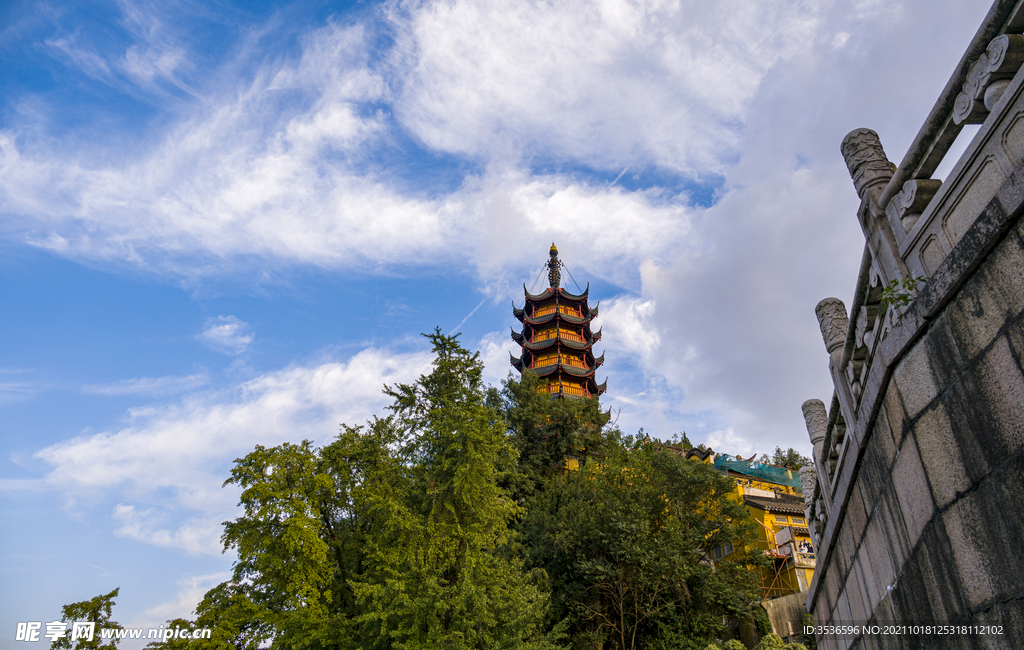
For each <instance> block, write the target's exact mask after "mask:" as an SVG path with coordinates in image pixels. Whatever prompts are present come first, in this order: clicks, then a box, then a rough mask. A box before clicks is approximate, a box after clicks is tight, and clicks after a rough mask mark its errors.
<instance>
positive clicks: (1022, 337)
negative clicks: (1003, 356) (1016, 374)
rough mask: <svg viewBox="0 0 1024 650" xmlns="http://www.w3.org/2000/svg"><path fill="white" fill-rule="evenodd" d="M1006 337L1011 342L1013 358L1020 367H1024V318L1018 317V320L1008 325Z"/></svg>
mask: <svg viewBox="0 0 1024 650" xmlns="http://www.w3.org/2000/svg"><path fill="white" fill-rule="evenodd" d="M1006 337H1007V338H1008V339H1009V341H1010V348H1011V349H1012V350H1013V356H1014V358H1015V359H1017V363H1018V364H1019V365H1022V366H1024V362H1022V361H1021V360H1022V359H1024V316H1018V317H1017V318H1016V320H1013V321H1011V322H1009V323H1007V326H1006Z"/></svg>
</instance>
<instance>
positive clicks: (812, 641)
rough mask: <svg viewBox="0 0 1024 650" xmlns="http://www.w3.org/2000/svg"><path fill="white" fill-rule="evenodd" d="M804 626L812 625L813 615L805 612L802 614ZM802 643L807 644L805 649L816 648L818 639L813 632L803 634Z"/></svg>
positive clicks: (811, 649) (814, 649)
mask: <svg viewBox="0 0 1024 650" xmlns="http://www.w3.org/2000/svg"><path fill="white" fill-rule="evenodd" d="M803 624H804V628H813V627H814V617H813V616H811V615H810V614H807V613H806V612H805V613H804V615H803ZM804 645H805V646H807V650H818V639H817V638H816V637H815V636H814V635H813V634H805V635H804Z"/></svg>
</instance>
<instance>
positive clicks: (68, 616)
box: [50, 587, 124, 650]
mask: <svg viewBox="0 0 1024 650" xmlns="http://www.w3.org/2000/svg"><path fill="white" fill-rule="evenodd" d="M120 590H121V588H120V587H118V588H117V589H114V590H113V591H111V592H110V593H109V594H101V595H99V596H96V597H95V598H93V599H91V600H83V601H82V602H80V603H71V604H70V605H64V607H62V608H61V620H62V621H64V622H66V623H69V624H70V623H71V622H73V621H88V622H90V623H94V624H95V628H94V631H93V638H92V640H91V641H89V640H86V639H72V638H71V633H72V630H71V629H70V625H69V626H68V627H69V629H68V630H67V632H65V634H64V636H62V637H60V638H58V639H57V640H56V641H54V642H53V643H51V644H50V648H51V650H58V649H59V648H66V649H68V650H70V649H71V648H75V649H76V650H87V649H92V648H116V647H117V643H118V640H117V639H108V641H109V643H106V644H104V643H102V640H103V638H102V634H101V632H100V631H101V630H121V629H124V628H122V627H121V626H120V625H118V624H117V622H116V621H112V620H111V618H110V617H111V616H112V615H113V611H114V604H115V603H114V599H115V598H117V594H118V592H120Z"/></svg>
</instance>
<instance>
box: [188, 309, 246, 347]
mask: <svg viewBox="0 0 1024 650" xmlns="http://www.w3.org/2000/svg"><path fill="white" fill-rule="evenodd" d="M249 329H250V328H249V324H248V323H246V322H245V321H241V320H238V318H237V317H235V316H217V317H216V318H209V319H207V320H206V324H205V325H204V326H203V331H202V333H201V334H199V335H197V338H198V339H199V340H200V341H202V342H203V343H205V344H206V345H208V346H210V347H211V348H213V349H214V350H217V351H218V352H223V353H224V354H242V353H243V352H245V351H246V350H248V349H249V344H250V343H252V339H253V335H252V333H251V332H250V331H249Z"/></svg>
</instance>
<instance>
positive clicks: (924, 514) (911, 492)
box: [892, 420, 935, 546]
mask: <svg viewBox="0 0 1024 650" xmlns="http://www.w3.org/2000/svg"><path fill="white" fill-rule="evenodd" d="M918 428H919V429H920V428H921V421H920V420H919V421H918ZM922 435H923V433H922ZM910 442H912V440H909V439H908V440H907V441H905V442H904V444H903V449H901V450H900V457H899V458H897V459H896V465H895V466H894V467H893V469H892V483H893V489H894V490H895V492H896V498H897V500H898V501H899V504H900V512H901V513H902V515H903V521H904V522H905V523H906V525H907V536H908V537H909V538H910V545H911V546H913V545H914V544H916V543H917V540H918V539H920V538H921V533H922V532H923V531H924V527H925V525H927V524H928V522H929V521H930V520H931V518H932V515H934V514H935V503H934V502H933V501H932V496H931V489H930V488H929V486H928V479H927V477H926V476H925V473H924V466H923V465H922V464H921V457H920V455H919V454H918V450H917V447H916V446H915V445H913V444H909V443H910Z"/></svg>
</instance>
